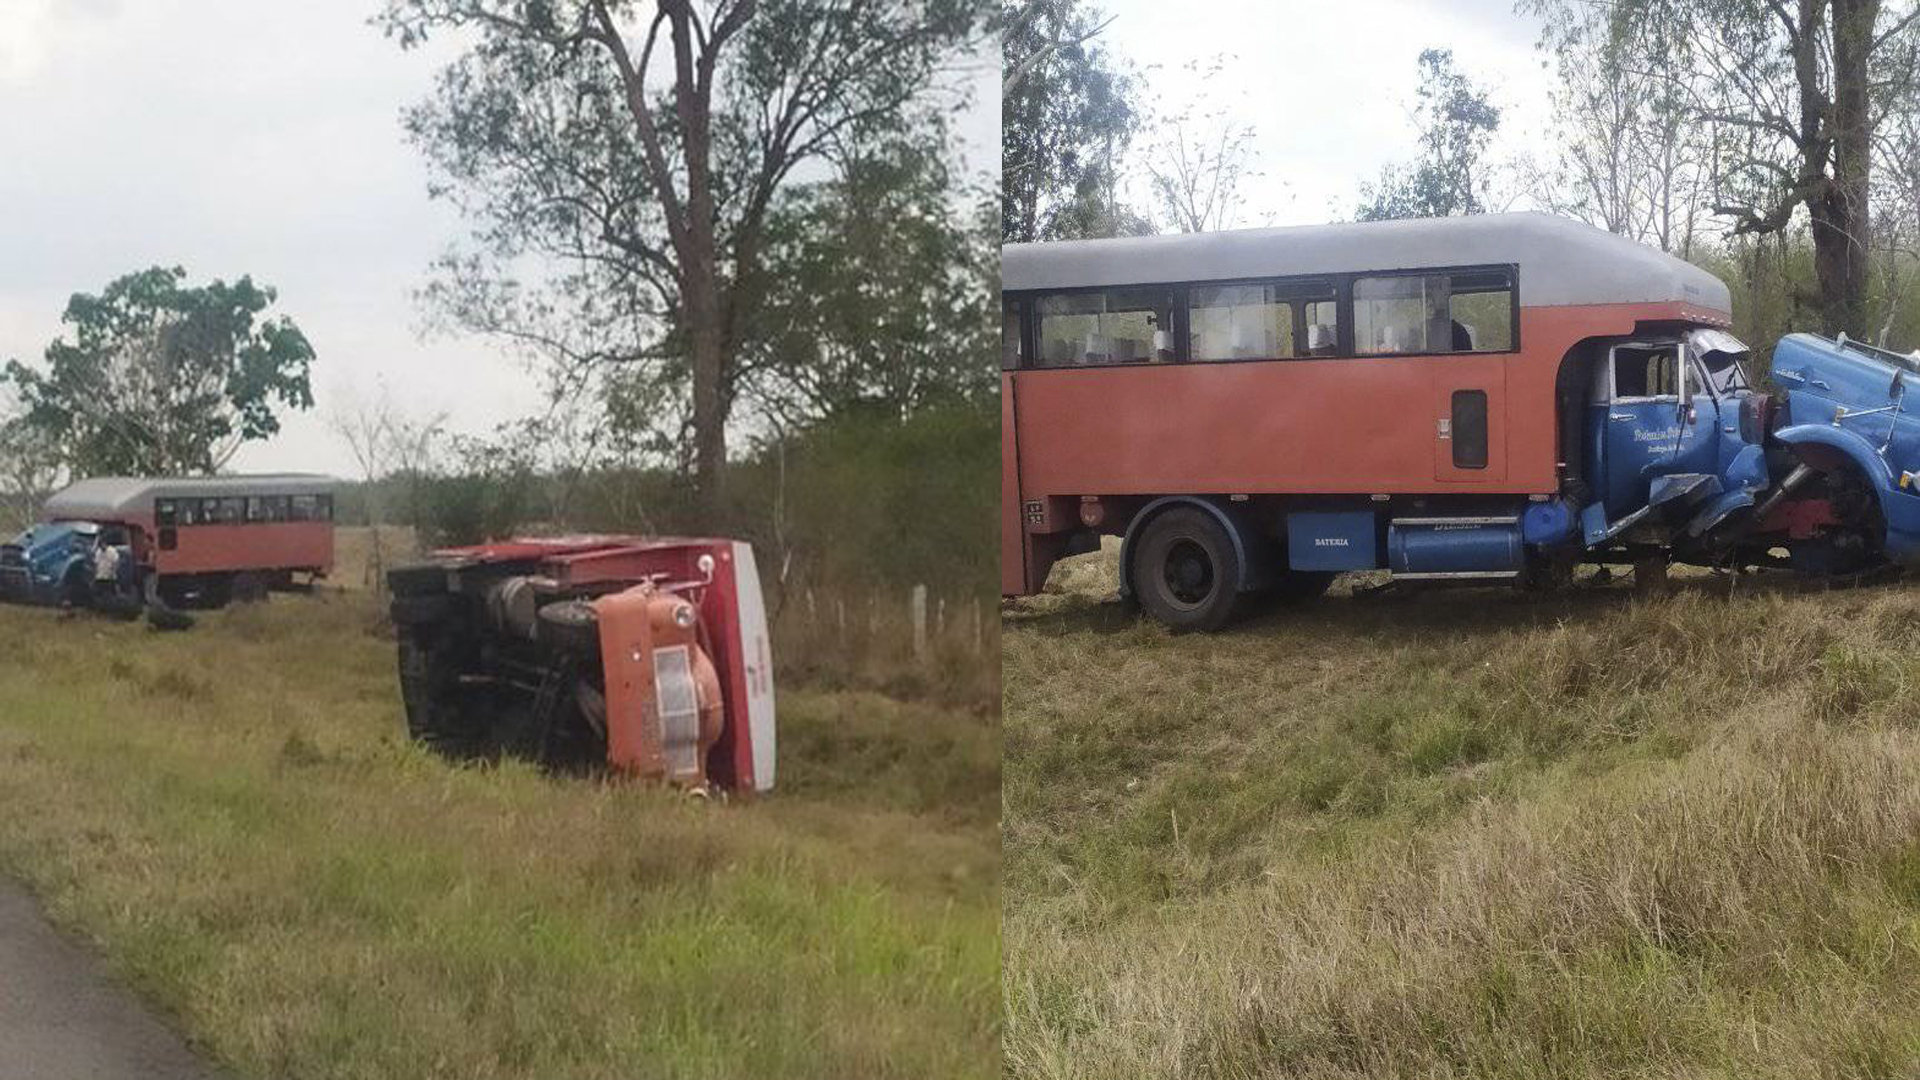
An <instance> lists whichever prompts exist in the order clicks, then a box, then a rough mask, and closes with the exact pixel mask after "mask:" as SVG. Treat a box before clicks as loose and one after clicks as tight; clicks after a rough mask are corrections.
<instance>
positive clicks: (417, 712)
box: [398, 631, 491, 761]
mask: <svg viewBox="0 0 1920 1080" xmlns="http://www.w3.org/2000/svg"><path fill="white" fill-rule="evenodd" d="M398 652H399V667H400V700H401V702H402V704H403V705H404V707H405V709H406V714H407V735H408V737H410V738H412V739H413V741H415V742H417V743H419V744H420V745H422V746H424V747H426V748H427V749H429V750H432V751H433V752H435V753H437V754H441V755H443V756H445V757H449V758H452V759H454V760H456V761H465V760H470V759H473V758H478V757H484V756H487V754H488V753H489V750H490V748H491V747H490V741H489V738H488V728H489V725H488V722H487V720H486V719H485V718H484V716H482V715H480V714H478V713H473V714H471V715H470V714H469V711H468V710H464V709H462V708H461V705H462V703H461V701H460V700H459V696H460V695H459V694H458V687H457V684H456V680H455V679H454V673H453V670H452V667H451V665H450V664H448V662H447V659H446V657H445V655H444V653H443V652H442V650H441V649H439V648H436V647H435V645H434V643H433V642H432V640H431V639H429V638H427V637H425V636H423V635H419V634H417V633H414V632H411V631H402V632H401V634H400V646H399V650H398Z"/></svg>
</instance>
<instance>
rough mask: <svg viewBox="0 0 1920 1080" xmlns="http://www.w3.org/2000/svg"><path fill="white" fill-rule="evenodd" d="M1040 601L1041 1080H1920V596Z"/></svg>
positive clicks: (1095, 565)
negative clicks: (1155, 615)
mask: <svg viewBox="0 0 1920 1080" xmlns="http://www.w3.org/2000/svg"><path fill="white" fill-rule="evenodd" d="M1110 559H1111V556H1110V554H1109V556H1107V557H1106V559H1104V560H1103V558H1102V557H1100V556H1089V557H1087V558H1085V559H1083V560H1076V561H1075V562H1074V563H1073V564H1071V565H1068V566H1065V567H1063V568H1062V569H1063V573H1061V574H1060V575H1058V576H1056V581H1057V582H1060V583H1061V584H1060V586H1059V587H1058V589H1057V591H1056V592H1054V593H1052V594H1049V595H1045V596H1041V597H1037V598H1034V599H1031V600H1027V601H1022V602H1019V603H1016V604H1013V605H1010V606H1009V607H1008V608H1007V609H1006V611H1005V612H1004V625H1003V641H1004V669H1003V678H1004V680H1005V686H1006V690H1005V698H1004V702H1005V721H1004V722H1005V726H1006V741H1007V742H1006V762H1007V765H1006V779H1005V784H1006V789H1005V804H1006V857H1007V870H1006V874H1007V877H1006V883H1005V886H1004V888H1005V891H1006V897H1007V901H1006V904H1007V907H1006V920H1005V927H1004V933H1005V935H1006V999H1005V1004H1006V1015H1007V1040H1006V1052H1007V1064H1008V1069H1009V1072H1010V1073H1012V1074H1014V1075H1019V1076H1024V1077H1075V1078H1095V1077H1100V1078H1106V1077H1114V1078H1119V1077H1138V1076H1161V1077H1176V1076H1177V1077H1209V1078H1227V1077H1256V1076H1259V1077H1265V1076H1327V1077H1334V1076H1338V1077H1356V1076H1379V1077H1389V1076H1474V1077H1545V1076H1556V1077H1559V1076H1565V1077H1587V1076H1594V1077H1597V1076H1702V1077H1705V1076H1713V1077H1721V1076H1725V1077H1735V1076H1782V1077H1785V1076H1833V1077H1841V1076H1848V1077H1880V1076H1885V1077H1904V1076H1912V1075H1916V1074H1920V723H1916V712H1917V710H1920V701H1916V691H1920V587H1916V586H1913V585H1904V586H1890V587H1884V588H1874V589H1863V590H1858V591H1847V592H1830V591H1818V590H1810V589H1804V588H1798V587H1777V586H1772V585H1768V584H1765V583H1762V582H1761V581H1759V580H1758V579H1753V578H1747V579H1740V580H1738V581H1735V582H1731V583H1730V582H1729V581H1727V580H1726V579H1721V578H1707V577H1698V578H1692V579H1687V580H1686V581H1684V582H1683V583H1682V585H1681V587H1680V588H1679V589H1678V591H1677V592H1676V594H1675V595H1673V596H1670V597H1665V598H1636V597H1634V596H1633V595H1632V594H1631V593H1630V591H1629V590H1627V589H1625V588H1613V589H1606V590H1584V591H1580V592H1577V593H1575V594H1573V595H1571V596H1567V597H1562V598H1556V599H1538V598H1528V597H1524V596H1519V595H1515V594H1511V593H1506V592H1500V591H1493V590H1475V591H1463V592H1452V593H1444V592H1443V593H1434V594H1430V595H1427V596H1420V597H1401V598H1388V597H1382V598H1372V599H1366V598H1352V597H1332V598H1329V599H1328V600H1326V601H1323V602H1320V603H1317V604H1313V605H1309V606H1307V607H1305V608H1302V609H1297V610H1294V611H1291V612H1278V613H1274V614H1271V615H1268V616H1265V617H1263V618H1261V619H1258V620H1256V621H1254V622H1252V623H1250V624H1247V625H1243V626H1240V627H1237V628H1235V629H1234V630H1232V631H1229V632H1227V633H1223V634H1219V635H1212V636H1189V637H1175V636H1172V635H1169V634H1167V633H1165V632H1164V631H1162V630H1160V629H1158V628H1156V627H1154V626H1152V625H1150V624H1147V623H1144V622H1142V621H1139V620H1137V619H1135V618H1134V617H1133V616H1132V615H1130V614H1128V613H1126V612H1124V611H1122V610H1120V609H1118V608H1117V607H1115V606H1112V605H1108V604H1103V603H1101V602H1099V598H1100V597H1102V596H1103V595H1104V594H1106V593H1108V592H1110V591H1111V589H1112V583H1113V577H1112V568H1111V563H1110Z"/></svg>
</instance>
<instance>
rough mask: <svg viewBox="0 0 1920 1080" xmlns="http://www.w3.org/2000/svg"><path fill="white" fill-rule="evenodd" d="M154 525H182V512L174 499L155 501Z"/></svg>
mask: <svg viewBox="0 0 1920 1080" xmlns="http://www.w3.org/2000/svg"><path fill="white" fill-rule="evenodd" d="M153 523H154V524H156V525H177V524H179V523H180V510H179V506H178V504H177V503H175V502H174V501H173V500H172V499H155V500H154V501H153Z"/></svg>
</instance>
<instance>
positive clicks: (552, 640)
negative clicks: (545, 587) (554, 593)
mask: <svg viewBox="0 0 1920 1080" xmlns="http://www.w3.org/2000/svg"><path fill="white" fill-rule="evenodd" d="M539 621H540V631H539V633H540V640H541V641H542V642H544V643H546V644H549V645H552V646H553V647H554V648H557V649H564V650H566V651H568V652H571V653H576V654H579V655H583V656H598V655H600V616H599V615H597V614H595V613H594V610H593V605H592V604H589V603H587V602H586V601H585V600H561V601H559V602H557V603H552V604H548V605H546V606H544V607H542V608H541V609H540V615H539Z"/></svg>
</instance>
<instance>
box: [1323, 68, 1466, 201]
mask: <svg viewBox="0 0 1920 1080" xmlns="http://www.w3.org/2000/svg"><path fill="white" fill-rule="evenodd" d="M1416 100H1417V104H1416V106H1415V123H1416V124H1417V125H1418V126H1419V129H1420V147H1421V157H1420V158H1419V160H1417V161H1415V162H1414V163H1413V164H1411V165H1407V166H1388V167H1387V168H1386V169H1384V170H1382V171H1381V174H1380V179H1379V181H1378V183H1374V184H1363V185H1362V186H1361V190H1360V200H1361V205H1360V210H1359V212H1358V214H1357V215H1356V216H1357V217H1358V218H1359V220H1361V221H1380V220H1384V219H1387V218H1410V217H1447V216H1450V215H1454V214H1480V213H1485V212H1486V203H1485V200H1484V199H1482V197H1481V191H1482V185H1483V184H1484V177H1483V176H1481V175H1480V174H1479V172H1478V170H1479V167H1480V159H1481V157H1482V156H1483V155H1484V154H1485V153H1486V150H1487V143H1488V142H1489V141H1491V140H1492V138H1493V133H1494V131H1496V130H1497V129H1498V128H1499V127H1500V109H1499V108H1498V107H1497V106H1495V105H1494V104H1493V102H1492V100H1491V99H1490V98H1489V97H1488V95H1487V92H1486V91H1485V90H1483V89H1481V88H1480V87H1478V86H1476V85H1474V83H1473V81H1472V80H1471V79H1469V78H1467V76H1466V75H1465V74H1463V73H1461V72H1460V71H1458V70H1456V69H1455V68H1454V66H1453V52H1452V50H1450V49H1427V50H1424V51H1422V52H1421V53H1420V89H1419V91H1418V94H1417V99H1416Z"/></svg>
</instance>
